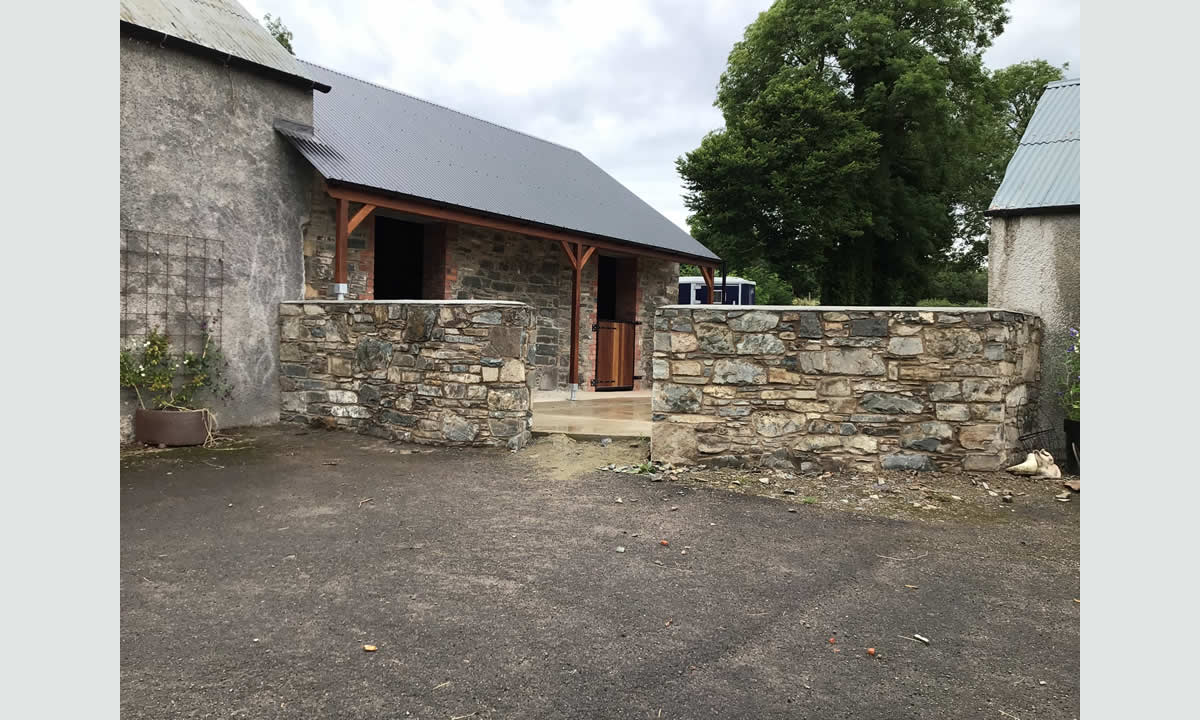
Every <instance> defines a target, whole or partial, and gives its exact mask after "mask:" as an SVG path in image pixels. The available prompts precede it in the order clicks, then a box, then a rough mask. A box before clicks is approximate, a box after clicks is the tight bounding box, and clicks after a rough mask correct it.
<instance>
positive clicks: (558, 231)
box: [276, 121, 721, 268]
mask: <svg viewBox="0 0 1200 720" xmlns="http://www.w3.org/2000/svg"><path fill="white" fill-rule="evenodd" d="M290 125H293V126H295V127H296V128H303V127H304V126H298V125H296V124H295V123H290ZM276 129H280V127H279V121H276ZM281 132H283V131H281ZM293 132H294V131H293ZM285 134H287V133H286V132H285ZM289 137H290V135H289ZM325 191H326V192H327V193H328V194H329V195H330V196H331V197H334V198H339V199H345V200H348V201H350V202H355V203H363V204H369V205H375V206H376V207H381V208H385V209H388V210H394V211H396V212H402V213H408V214H410V215H417V216H420V217H427V218H431V219H434V220H441V221H444V222H456V223H462V224H464V225H477V226H479V227H486V228H491V229H493V230H500V231H503V232H512V233H518V234H521V235H529V236H531V237H538V238H542V239H545V240H552V241H563V242H570V243H574V242H578V243H584V244H587V245H591V246H595V247H596V248H597V249H599V250H608V251H612V252H619V253H625V254H628V255H638V256H641V257H650V258H655V259H658V260H667V261H670V262H683V263H691V264H693V265H698V266H702V267H714V268H715V267H719V266H720V264H721V261H720V258H717V259H715V260H714V259H713V258H703V257H697V256H694V255H688V254H685V253H676V252H670V251H668V250H663V249H661V248H652V247H647V246H645V245H639V244H637V243H631V242H627V241H624V240H620V239H617V238H610V237H602V236H599V235H592V234H589V233H583V232H579V231H577V230H569V229H567V228H561V227H553V226H550V225H544V224H541V223H535V222H530V221H529V220H522V219H520V218H514V217H508V216H504V215H496V214H494V213H487V212H482V211H480V210H475V209H472V208H466V207H460V206H456V205H448V204H445V203H438V202H435V201H432V200H428V199H426V198H419V197H412V196H407V195H401V194H397V193H392V192H388V191H385V190H380V189H379V188H372V187H368V186H364V185H356V184H353V183H346V182H341V181H338V180H334V179H328V178H326V179H325Z"/></svg>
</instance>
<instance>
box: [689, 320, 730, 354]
mask: <svg viewBox="0 0 1200 720" xmlns="http://www.w3.org/2000/svg"><path fill="white" fill-rule="evenodd" d="M696 340H697V342H698V345H699V349H700V351H701V352H705V353H710V354H712V355H730V354H733V353H734V352H735V351H736V348H734V345H733V333H732V332H730V330H729V328H728V327H726V326H725V325H724V324H720V323H697V324H696Z"/></svg>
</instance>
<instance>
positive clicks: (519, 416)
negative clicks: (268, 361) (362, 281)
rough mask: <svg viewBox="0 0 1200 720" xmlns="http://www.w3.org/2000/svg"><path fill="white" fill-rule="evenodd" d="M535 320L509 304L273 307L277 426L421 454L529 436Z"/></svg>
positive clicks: (513, 443) (514, 442) (516, 442)
mask: <svg viewBox="0 0 1200 720" xmlns="http://www.w3.org/2000/svg"><path fill="white" fill-rule="evenodd" d="M534 315H535V312H534V310H533V308H530V307H529V306H528V305H524V304H522V303H516V302H462V301H430V300H388V301H375V302H360V301H352V300H346V301H340V302H339V301H336V300H323V301H303V302H285V303H281V304H280V306H279V318H280V328H279V337H280V358H281V362H280V389H281V391H282V405H283V412H282V416H283V419H284V420H286V421H292V422H304V423H308V424H313V425H319V426H324V427H333V428H344V429H348V430H354V431H356V432H361V433H366V434H368V435H374V436H377V437H383V438H387V439H389V440H402V441H411V442H416V443H422V444H428V445H507V446H509V447H520V446H521V445H524V443H525V442H526V441H527V440H528V438H529V432H530V427H531V425H532V422H533V414H532V412H531V409H530V391H531V388H533V387H534V386H535V385H536V372H535V371H534V370H533V368H532V367H531V365H530V363H529V360H530V358H531V357H532V355H533V348H534V337H535V333H536V325H535V322H534Z"/></svg>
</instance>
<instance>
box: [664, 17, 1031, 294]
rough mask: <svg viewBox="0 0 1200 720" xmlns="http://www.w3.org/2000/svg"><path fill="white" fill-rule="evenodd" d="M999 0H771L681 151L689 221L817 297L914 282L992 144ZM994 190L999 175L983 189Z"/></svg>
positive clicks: (937, 256)
mask: <svg viewBox="0 0 1200 720" xmlns="http://www.w3.org/2000/svg"><path fill="white" fill-rule="evenodd" d="M1007 20H1008V16H1007V13H1006V12H1005V9H1004V0H778V1H777V2H775V3H774V4H773V5H772V6H771V7H770V8H769V9H768V10H766V11H765V12H763V13H762V14H760V15H759V17H758V19H757V20H755V21H754V22H753V23H751V24H750V25H749V26H748V27H747V28H746V33H745V36H744V38H743V39H742V40H741V41H740V42H738V43H737V44H736V45H735V46H734V48H733V51H732V52H731V53H730V55H729V62H728V66H727V68H726V71H725V72H724V73H723V74H722V75H721V79H720V83H719V85H718V90H717V99H716V103H715V104H716V105H717V107H719V108H720V109H721V111H722V114H723V116H724V119H725V127H724V128H723V129H721V130H717V131H714V132H712V133H709V134H708V135H707V136H705V138H704V139H703V141H702V142H701V143H700V147H698V148H697V149H696V150H693V151H692V152H690V153H687V154H686V155H685V156H684V157H682V158H680V159H679V160H678V161H677V165H678V168H679V172H680V175H681V176H682V177H683V180H684V187H685V197H684V201H685V204H686V205H687V206H688V208H689V210H691V211H692V215H691V216H690V217H689V223H690V226H691V229H692V233H693V235H694V236H695V237H696V238H697V239H699V240H701V242H704V243H706V244H708V245H709V246H710V247H712V248H713V249H714V250H716V251H717V252H718V254H720V255H721V256H722V257H723V258H725V259H726V260H727V261H728V262H729V264H730V266H733V267H753V266H756V265H763V266H765V267H766V268H768V269H770V270H771V271H774V272H775V273H777V274H778V275H779V276H780V277H781V278H783V279H784V280H786V281H788V282H789V283H791V284H792V287H793V290H794V291H795V292H796V294H798V295H799V294H804V292H803V291H802V290H801V289H800V287H798V286H799V285H800V284H801V283H803V282H804V278H805V277H812V276H813V275H814V274H815V275H816V277H817V278H818V279H819V280H818V282H819V286H820V295H821V299H822V301H823V302H826V303H831V304H832V303H837V304H880V305H883V304H893V303H904V302H913V301H915V300H917V299H918V298H920V297H923V296H924V292H925V291H926V290H927V288H928V286H929V276H930V274H931V271H932V269H933V268H934V267H935V266H936V263H937V262H938V261H940V260H941V259H942V258H945V257H946V256H947V255H948V253H949V252H950V251H951V249H952V247H953V246H954V242H955V240H956V239H958V238H961V237H963V233H964V230H965V229H966V228H965V222H964V215H965V214H964V212H963V207H964V205H966V204H968V203H969V202H971V201H972V200H973V199H974V198H973V196H972V192H971V191H972V190H973V189H974V188H973V187H972V183H971V182H970V181H971V180H972V179H973V178H976V177H977V176H978V174H979V171H980V168H983V167H987V166H988V164H989V160H990V157H991V153H990V151H989V148H988V147H987V145H986V143H985V141H984V138H983V136H984V135H985V134H986V132H985V131H988V130H994V128H995V122H994V104H993V103H992V102H991V98H989V94H988V87H987V84H988V76H987V73H986V71H985V70H984V68H983V61H982V53H983V51H984V50H985V49H986V48H987V47H988V46H989V45H990V44H991V42H992V39H993V38H994V37H995V36H996V35H998V34H999V33H1000V32H1001V31H1002V30H1003V28H1004V25H1005V23H1006V22H1007ZM993 189H994V188H993Z"/></svg>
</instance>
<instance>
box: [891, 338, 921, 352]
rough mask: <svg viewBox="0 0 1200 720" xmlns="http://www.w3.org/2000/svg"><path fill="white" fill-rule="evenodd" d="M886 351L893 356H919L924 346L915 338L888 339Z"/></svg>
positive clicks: (919, 339)
mask: <svg viewBox="0 0 1200 720" xmlns="http://www.w3.org/2000/svg"><path fill="white" fill-rule="evenodd" d="M887 350H888V352H889V353H891V354H893V355H920V354H921V353H923V352H925V346H924V344H922V343H921V338H919V337H916V336H909V337H894V338H889V339H888V345H887Z"/></svg>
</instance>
